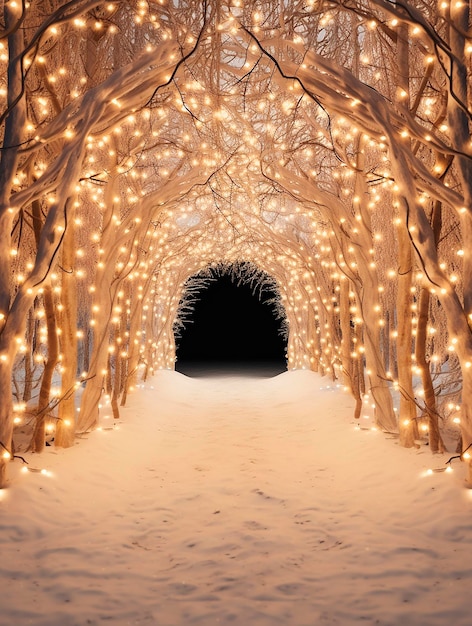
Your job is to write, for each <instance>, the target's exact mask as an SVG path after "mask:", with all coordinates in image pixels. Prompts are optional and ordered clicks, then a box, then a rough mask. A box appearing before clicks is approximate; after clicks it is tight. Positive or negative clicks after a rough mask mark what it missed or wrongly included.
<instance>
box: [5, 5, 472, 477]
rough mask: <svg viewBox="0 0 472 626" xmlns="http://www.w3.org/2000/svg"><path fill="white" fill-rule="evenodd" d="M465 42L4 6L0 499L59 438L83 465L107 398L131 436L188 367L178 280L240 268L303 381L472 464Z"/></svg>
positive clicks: (205, 9) (431, 31) (269, 17)
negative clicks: (76, 448) (150, 402)
mask: <svg viewBox="0 0 472 626" xmlns="http://www.w3.org/2000/svg"><path fill="white" fill-rule="evenodd" d="M469 21H470V16H469V5H468V4H467V3H465V2H456V3H451V4H449V2H441V3H437V2H428V1H426V2H422V3H419V2H412V1H409V0H408V1H407V2H403V3H396V2H388V1H385V0H365V1H364V0H363V1H362V2H358V1H357V0H352V1H350V2H344V1H343V2H341V1H337V0H330V1H329V2H328V1H324V0H303V1H301V0H294V1H293V2H290V3H287V2H273V1H272V0H267V1H262V0H245V1H240V0H208V1H207V2H200V1H198V2H197V1H195V0H176V1H174V2H165V1H162V2H161V1H160V0H159V1H154V0H148V1H145V2H143V1H141V0H108V1H107V2H102V1H100V0H70V1H68V2H65V1H62V0H38V1H37V2H17V1H14V0H10V1H8V2H4V3H3V17H2V18H1V24H0V31H1V39H0V110H1V113H0V128H1V142H2V149H1V151H0V398H1V402H0V447H1V450H2V452H1V454H0V486H2V485H5V484H6V482H7V466H8V462H9V461H10V460H11V459H12V457H14V456H18V455H21V452H22V451H24V450H25V448H26V447H27V448H29V449H31V450H34V451H37V452H39V451H40V450H41V449H42V448H43V446H44V445H45V440H46V436H47V432H48V430H50V429H52V430H53V431H54V443H55V445H57V446H64V447H67V446H71V445H72V444H73V442H74V438H75V436H76V434H77V433H84V432H88V431H90V430H92V429H94V428H95V427H96V426H97V425H98V424H99V423H100V406H101V401H102V399H103V397H104V395H106V396H107V397H109V398H110V401H111V404H112V407H113V411H114V414H115V416H117V415H119V411H120V406H121V405H123V404H124V403H125V402H126V399H127V396H128V394H129V392H130V391H132V390H133V388H134V387H135V386H136V384H137V383H138V382H140V381H142V380H146V379H147V378H148V377H150V376H152V374H153V373H154V372H155V371H156V370H158V369H162V368H166V369H174V367H175V363H176V338H175V336H174V329H175V328H176V326H179V324H180V322H181V321H182V319H181V312H182V311H181V308H180V307H179V303H181V301H182V298H185V296H184V293H185V289H186V285H188V282H187V281H188V280H189V279H190V278H191V277H193V276H197V275H199V274H200V273H201V272H202V271H204V270H205V269H206V268H215V267H217V266H226V267H229V266H235V265H238V264H241V263H247V264H248V265H247V267H248V268H249V267H250V268H252V269H250V270H248V271H250V272H252V271H254V272H256V274H257V272H259V274H257V275H255V278H256V282H255V283H253V285H254V288H256V291H257V289H258V288H260V287H261V285H262V284H263V281H262V282H261V281H259V283H258V282H257V281H258V280H259V279H258V277H259V278H260V277H262V276H263V275H266V276H270V277H271V280H273V281H274V282H273V284H274V286H275V287H276V290H277V293H278V294H279V295H280V305H281V307H283V310H284V315H285V322H284V323H285V325H286V331H287V337H286V366H287V368H288V369H289V370H292V369H301V368H305V369H307V368H309V369H311V370H313V371H316V372H318V373H319V374H320V375H322V376H329V377H330V378H331V379H333V380H337V381H339V382H340V383H341V384H342V385H344V386H345V388H346V389H347V390H348V391H349V392H350V393H351V394H352V395H353V396H354V398H355V402H356V411H355V417H356V418H357V417H359V416H360V415H361V413H362V407H363V405H364V403H368V404H369V406H372V407H374V411H375V420H376V424H377V427H378V428H381V429H383V430H386V431H388V432H390V433H393V436H395V437H398V439H399V441H400V443H401V444H402V445H404V446H407V447H412V446H415V445H416V442H417V441H418V438H423V439H425V440H427V442H428V443H429V446H430V449H431V450H432V451H433V452H434V451H442V450H443V449H444V446H445V444H444V442H443V437H442V433H444V431H445V429H447V430H448V432H452V431H453V432H454V433H455V434H454V436H455V443H454V448H455V447H457V449H458V451H459V455H460V458H461V459H462V460H463V461H466V462H468V463H470V460H471V454H470V452H469V448H470V447H471V446H472V321H471V320H472V144H471V140H470V137H471V123H472V122H471V120H472V104H471V103H472V98H471V76H472V60H471V59H472V38H471V35H470V24H469ZM225 280H226V279H225ZM216 282H218V281H216ZM214 287H215V288H216V284H215V286H214ZM209 289H210V288H209ZM237 289H238V290H241V289H243V286H242V284H241V285H240V286H239V287H238V288H237ZM238 293H240V292H239V291H238ZM241 293H242V291H241ZM209 295H211V290H210V291H209V292H208V293H207V296H209ZM228 297H229V295H228ZM264 297H265V296H264ZM202 298H203V300H204V296H202ZM201 306H202V307H203V308H204V309H205V311H206V312H205V316H204V317H205V318H206V319H207V320H209V319H210V313H212V312H213V311H216V306H217V305H216V304H215V306H214V307H213V305H212V306H206V305H205V303H204V301H203V304H202V305H201ZM239 306H240V305H239V304H236V305H235V306H234V307H233V310H232V312H231V314H233V312H234V310H235V309H237V308H238V307H239ZM261 306H262V308H264V306H266V305H264V304H262V305H261ZM230 308H231V307H230ZM269 309H270V307H267V310H266V313H268V310H269ZM195 314H196V316H198V315H200V313H199V305H198V303H196V305H195ZM221 315H223V316H228V315H229V313H228V311H226V312H223V313H221ZM251 315H252V314H251ZM240 318H241V315H240ZM238 319H239V318H238ZM199 325H200V322H198V319H197V318H196V322H195V327H196V328H197V327H198V326H199ZM231 326H232V327H233V329H234V332H236V331H239V329H240V328H239V321H237V320H236V321H234V320H233V321H231ZM217 327H218V325H217V322H216V321H215V320H213V334H215V333H216V330H217ZM186 332H187V331H186ZM189 332H190V331H189ZM250 332H251V331H246V335H248V334H249V333H250ZM259 335H260V336H262V333H259ZM201 337H204V334H203V333H202V334H201ZM246 338H247V337H246V336H245V339H246ZM182 339H183V343H182V344H181V345H180V347H179V350H181V351H182V353H181V354H179V355H178V356H179V358H180V357H182V358H183V357H184V356H185V353H186V352H185V351H186V350H188V349H189V347H188V346H189V344H188V342H187V339H186V336H185V335H183V338H182ZM204 341H205V342H206V341H207V340H204ZM190 343H191V342H190ZM249 343H251V342H249ZM253 343H254V342H253ZM206 345H209V344H206ZM212 345H214V346H215V349H216V346H217V345H218V344H217V342H214V343H212ZM245 349H246V353H249V346H248V344H247V343H246V348H245ZM277 349H278V348H277ZM187 355H188V353H187ZM423 429H424V430H423ZM25 433H26V434H25ZM25 438H26V439H28V440H27V441H25ZM470 467H471V468H472V465H470Z"/></svg>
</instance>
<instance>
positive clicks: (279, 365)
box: [175, 268, 287, 373]
mask: <svg viewBox="0 0 472 626" xmlns="http://www.w3.org/2000/svg"><path fill="white" fill-rule="evenodd" d="M200 281H203V282H204V284H203V285H202V286H198V283H199V282H200ZM188 282H190V283H192V282H193V283H195V282H196V283H197V286H196V289H195V287H194V288H193V294H192V298H193V301H194V302H193V306H192V307H191V310H190V311H188V312H187V314H186V315H185V319H184V320H182V322H181V324H180V326H181V328H180V329H178V328H177V329H175V332H176V335H177V339H176V359H177V360H176V369H177V370H178V371H181V372H183V373H186V372H192V371H193V372H195V371H198V368H201V369H202V371H205V370H207V369H208V368H209V369H216V370H217V371H218V370H220V371H221V370H226V371H229V370H231V369H234V370H237V369H247V370H248V371H253V372H255V371H257V369H258V368H260V369H262V370H263V371H267V372H271V373H279V372H281V371H284V370H285V369H286V350H287V340H286V328H285V327H284V323H285V319H284V318H283V317H282V315H283V314H281V312H280V305H279V306H277V301H278V300H280V295H279V294H278V293H277V291H276V290H274V288H273V286H271V285H270V284H268V282H267V278H265V280H264V278H262V282H256V283H255V284H254V281H253V282H252V284H251V282H250V281H247V280H246V281H245V280H244V278H243V277H238V275H237V269H236V274H235V273H234V270H233V274H232V273H231V268H229V269H228V270H227V271H226V272H223V273H221V272H220V273H218V272H215V271H213V272H210V273H209V276H208V277H207V278H205V277H202V276H199V275H197V276H196V277H192V278H190V279H189V281H188ZM188 288H190V289H192V287H191V285H188V286H186V289H188Z"/></svg>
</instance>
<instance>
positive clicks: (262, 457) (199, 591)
mask: <svg viewBox="0 0 472 626" xmlns="http://www.w3.org/2000/svg"><path fill="white" fill-rule="evenodd" d="M351 409H352V404H351V400H350V398H349V397H348V396H347V395H346V394H344V393H343V392H342V391H341V390H339V389H336V388H334V387H333V386H331V387H330V386H329V381H327V380H326V379H321V378H319V377H318V376H317V375H316V374H313V373H311V372H306V371H299V372H290V373H284V374H281V375H279V376H276V377H275V378H270V379H261V378H254V379H250V378H244V377H243V376H238V377H234V378H231V377H229V378H195V379H193V378H188V377H186V376H184V375H182V374H178V373H175V372H160V373H159V374H158V375H157V376H156V377H155V378H154V379H153V381H151V382H150V383H148V384H147V385H146V387H145V388H144V389H140V390H139V391H138V392H137V393H136V394H135V395H134V396H133V397H132V398H131V399H130V404H129V407H128V408H126V409H124V410H123V417H122V420H120V423H119V425H118V428H114V429H107V428H105V429H104V430H102V431H101V432H95V433H93V434H90V435H89V436H88V437H87V439H86V440H81V441H80V442H79V443H78V444H77V445H76V446H75V447H74V448H73V449H71V450H66V451H63V450H59V451H58V450H55V449H54V448H49V449H48V451H47V452H46V453H44V454H43V455H40V456H33V455H30V456H29V457H28V459H29V460H30V465H31V466H32V467H35V468H38V469H39V468H45V469H46V470H47V471H48V472H49V475H47V474H41V473H35V472H27V473H23V472H21V471H20V469H21V466H20V464H19V463H16V462H15V464H13V465H12V486H11V488H10V489H7V490H4V491H3V492H1V493H0V498H1V502H0V508H1V511H0V543H1V545H0V550H1V560H0V584H1V588H2V598H1V604H0V607H1V612H0V624H1V626H10V625H12V624H17V625H19V626H25V625H27V624H33V625H35V626H39V625H41V626H73V625H74V626H75V625H76V626H79V625H80V626H85V625H87V624H92V625H97V624H113V625H118V626H121V625H124V624H148V625H163V626H172V625H178V626H186V625H193V624H201V625H204V626H209V625H212V624H232V625H235V626H276V625H281V626H318V625H327V624H330V625H334V624H336V625H340V626H346V625H350V624H358V623H363V624H380V625H382V626H387V625H389V626H399V625H402V626H446V625H447V626H449V625H450V624H453V625H454V626H462V625H464V626H465V625H470V624H471V619H472V618H471V616H470V611H471V608H470V593H471V582H472V561H471V557H472V524H471V522H470V520H471V509H472V491H471V490H467V489H464V487H463V478H464V468H463V467H461V466H460V464H459V465H456V466H455V467H456V470H455V471H454V472H453V473H451V474H446V473H434V474H432V475H427V476H425V470H426V469H427V468H428V467H430V466H432V467H440V466H441V465H442V463H443V462H444V460H446V459H447V458H448V457H449V456H450V455H446V456H445V457H435V458H433V457H432V456H431V455H430V453H429V452H428V450H427V449H426V448H422V449H420V450H418V451H411V450H404V449H401V448H399V447H398V445H397V444H396V442H395V441H393V440H389V439H388V438H387V437H386V436H385V435H384V434H382V433H380V432H373V431H370V430H369V429H366V430H363V429H362V430H356V429H355V427H354V424H353V420H352V418H351V415H352V412H351ZM456 463H457V462H456Z"/></svg>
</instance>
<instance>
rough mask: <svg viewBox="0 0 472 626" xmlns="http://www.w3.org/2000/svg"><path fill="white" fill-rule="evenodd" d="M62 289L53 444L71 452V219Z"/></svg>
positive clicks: (74, 333)
mask: <svg viewBox="0 0 472 626" xmlns="http://www.w3.org/2000/svg"><path fill="white" fill-rule="evenodd" d="M62 267H63V273H62V289H61V304H62V313H61V330H62V333H61V352H62V385H61V402H60V403H59V415H58V418H59V419H58V422H57V426H56V436H55V439H54V444H55V445H56V446H58V447H61V448H69V447H70V446H72V445H73V444H74V439H75V422H76V407H75V389H76V382H77V359H78V349H77V285H76V277H75V274H74V268H75V233H74V220H72V219H69V221H68V224H67V230H66V233H65V237H64V241H63V247H62Z"/></svg>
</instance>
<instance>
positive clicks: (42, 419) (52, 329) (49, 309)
mask: <svg viewBox="0 0 472 626" xmlns="http://www.w3.org/2000/svg"><path fill="white" fill-rule="evenodd" d="M43 299H44V311H45V318H46V326H47V337H48V339H47V342H48V355H47V360H46V362H45V364H44V371H43V375H42V378H41V388H40V391H39V399H38V407H37V417H36V424H35V428H34V433H33V438H32V440H31V450H32V451H33V452H42V450H43V448H44V445H45V434H46V419H47V417H48V408H49V402H50V396H51V385H52V379H53V375H54V371H55V369H56V365H57V362H58V358H59V342H58V338H57V324H56V313H55V310H54V295H53V292H52V288H51V286H50V285H46V286H45V287H44V292H43Z"/></svg>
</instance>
